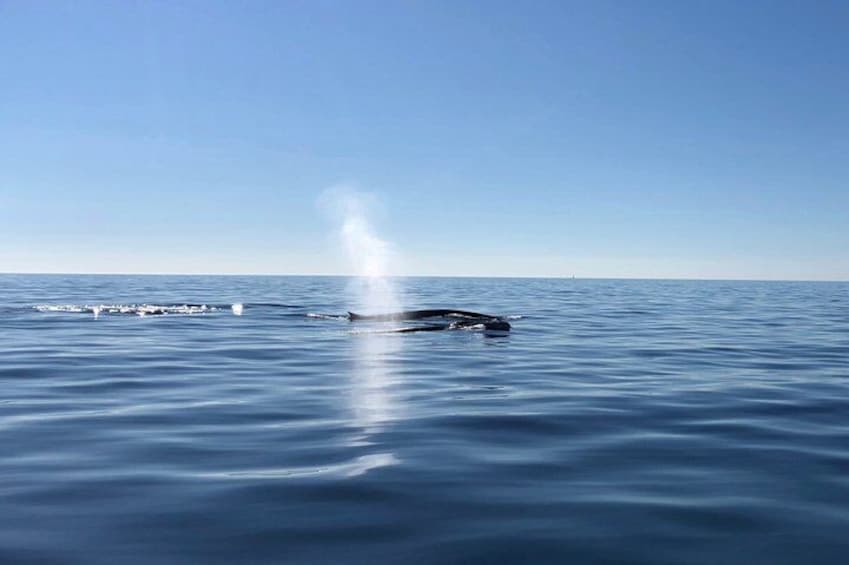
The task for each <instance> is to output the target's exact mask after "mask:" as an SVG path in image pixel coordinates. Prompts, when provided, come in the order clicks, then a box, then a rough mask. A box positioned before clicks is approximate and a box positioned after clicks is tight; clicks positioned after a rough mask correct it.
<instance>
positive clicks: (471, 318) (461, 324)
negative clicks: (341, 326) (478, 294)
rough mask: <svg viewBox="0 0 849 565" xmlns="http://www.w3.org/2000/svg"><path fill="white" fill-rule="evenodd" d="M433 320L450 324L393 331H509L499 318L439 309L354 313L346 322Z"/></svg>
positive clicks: (349, 313) (349, 315) (507, 324)
mask: <svg viewBox="0 0 849 565" xmlns="http://www.w3.org/2000/svg"><path fill="white" fill-rule="evenodd" d="M433 318H443V319H449V320H451V322H450V323H447V324H426V325H422V326H413V327H409V328H398V329H396V330H393V331H395V332H398V333H411V332H432V331H440V330H459V329H483V330H485V331H489V332H509V331H510V323H509V322H507V321H506V320H504V319H503V318H501V317H500V316H493V315H491V314H481V313H479V312H470V311H468V310H457V309H448V308H440V309H431V310H405V311H403V312H392V313H389V314H357V313H355V312H348V320H350V321H352V322H358V321H368V322H404V321H410V320H430V319H433Z"/></svg>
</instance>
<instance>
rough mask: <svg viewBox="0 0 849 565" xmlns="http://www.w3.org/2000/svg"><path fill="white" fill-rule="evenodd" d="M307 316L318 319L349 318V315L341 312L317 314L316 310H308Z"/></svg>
mask: <svg viewBox="0 0 849 565" xmlns="http://www.w3.org/2000/svg"><path fill="white" fill-rule="evenodd" d="M307 318H315V319H317V320H345V321H347V320H348V316H344V315H341V314H316V313H314V312H307Z"/></svg>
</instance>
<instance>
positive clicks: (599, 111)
mask: <svg viewBox="0 0 849 565" xmlns="http://www.w3.org/2000/svg"><path fill="white" fill-rule="evenodd" d="M847 30H849V3H847V2H844V1H839V2H826V1H818V2H803V1H797V2H779V1H770V2H759V1H746V2H739V1H733V2H723V1H706V2H690V1H683V2H679V1H672V0H669V1H666V2H651V1H639V2H632V1H624V0H623V1H619V2H605V1H595V0H593V1H586V2H566V1H553V2H541V1H532V2H513V1H506V2H496V1H486V2H484V1H480V2H457V1H444V2H442V1H435V0H428V1H416V2H412V1H411V2H401V1H399V2H391V1H384V2H367V1H338V2H321V1H303V2H283V1H272V2H218V3H213V2H207V1H197V2H181V1H167V2H79V1H74V2H58V1H55V2H31V1H29V0H20V1H11V2H10V1H5V0H0V271H4V272H15V271H24V272H178V273H179V272H187V273H192V272H208V273H244V272H247V273H344V272H346V266H345V265H344V264H343V263H341V262H340V260H339V255H338V253H335V252H334V251H333V249H332V247H333V246H332V243H331V242H332V239H331V238H330V237H329V234H330V233H332V231H333V229H334V226H333V225H332V222H329V221H328V219H327V218H326V217H325V216H323V215H322V214H321V212H320V210H319V207H318V206H317V200H318V199H319V195H320V194H321V193H322V191H324V190H325V189H326V188H327V187H329V186H333V185H338V184H340V183H344V184H349V185H354V186H357V187H359V188H360V189H361V190H363V191H367V192H372V193H374V194H375V195H376V197H377V199H378V200H379V201H380V203H381V210H382V212H381V213H379V214H377V215H376V216H375V217H374V223H375V225H376V228H377V230H378V232H379V233H380V234H381V235H382V237H384V238H385V239H387V240H389V241H391V242H392V243H393V244H394V245H395V246H396V248H397V249H398V250H399V251H400V254H401V255H402V256H403V259H404V261H403V267H398V268H397V271H398V272H400V273H407V274H457V275H466V274H469V275H539V276H571V275H573V274H574V275H577V276H586V277H591V276H599V277H606V276H613V277H616V276H624V277H694V278H793V279H849V63H847V61H849V33H847Z"/></svg>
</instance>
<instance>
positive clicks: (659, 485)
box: [0, 275, 849, 565]
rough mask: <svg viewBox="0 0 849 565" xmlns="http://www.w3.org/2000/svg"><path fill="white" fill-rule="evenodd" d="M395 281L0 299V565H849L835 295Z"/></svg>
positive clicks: (662, 284) (236, 280) (45, 292)
mask: <svg viewBox="0 0 849 565" xmlns="http://www.w3.org/2000/svg"><path fill="white" fill-rule="evenodd" d="M394 282H395V285H396V286H397V288H398V291H399V294H400V296H401V297H402V304H403V306H404V307H405V308H462V309H465V310H474V311H481V312H486V313H492V314H498V315H503V316H510V323H511V324H512V331H510V332H509V334H508V335H503V336H491V335H486V334H484V333H483V332H479V331H468V330H457V331H436V332H425V333H403V334H386V333H380V330H381V329H382V328H386V327H387V324H386V323H382V324H381V323H367V324H359V323H355V322H349V321H347V320H345V319H342V318H341V317H339V318H336V317H333V316H327V317H321V316H318V317H317V316H310V314H331V315H336V314H345V312H346V311H347V310H350V309H352V302H353V301H354V299H353V298H352V290H351V289H352V285H351V283H350V281H349V280H348V279H345V278H340V277H271V276H269V277H240V276H209V277H207V276H76V275H74V276H72V275H2V276H0V445H2V455H0V563H3V564H7V563H8V564H31V563H32V564H34V563H39V564H42V563H46V564H49V563H57V564H65V563H69V564H70V563H81V564H110V565H112V564H123V563H128V564H135V563H138V564H142V563H143V564H150V563H157V564H160V563H162V564H168V563H205V564H209V563H243V564H244V563H406V564H414V563H669V564H685V563H724V564H729V563H741V564H742V563H746V564H750V563H770V564H777V563H817V564H822V563H845V562H846V561H847V559H849V283H824V282H823V283H812V282H735V281H660V280H658V281H652V280H582V279H501V278H492V279H486V278H400V279H397V280H395V281H394ZM134 304H148V305H151V304H152V305H166V306H181V305H185V304H197V305H207V308H206V309H202V308H200V306H198V307H196V308H195V309H193V308H189V309H183V310H181V309H179V308H177V309H174V310H171V311H169V312H168V313H166V314H165V315H153V314H148V315H145V316H140V315H137V314H136V312H137V310H138V309H136V310H132V309H130V308H129V306H130V305H134ZM234 304H236V305H242V307H241V309H240V308H238V307H237V308H236V309H235V310H234V309H233V308H232V307H231V305H234ZM87 305H88V306H98V307H100V306H101V305H107V307H105V308H101V309H100V310H99V311H98V312H97V315H95V314H94V310H93V309H89V310H86V309H85V308H82V307H83V306H87ZM108 305H115V308H114V310H115V311H114V312H109V308H108ZM121 306H123V307H125V313H123V314H122V313H120V312H119V310H120V307H121ZM77 310H80V311H77ZM393 324H395V325H396V326H397V325H400V323H390V324H388V325H389V326H392V325H393Z"/></svg>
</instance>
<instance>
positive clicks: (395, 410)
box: [348, 333, 403, 476]
mask: <svg viewBox="0 0 849 565" xmlns="http://www.w3.org/2000/svg"><path fill="white" fill-rule="evenodd" d="M355 341H356V343H355V345H354V348H355V349H354V363H353V365H352V368H351V389H350V390H351V396H350V402H351V412H352V415H353V419H354V424H355V425H356V427H357V428H359V430H360V433H358V434H356V435H355V436H354V437H353V438H351V445H352V446H366V445H375V444H376V443H377V442H376V441H375V440H374V436H376V435H378V434H380V433H381V432H382V431H383V430H384V429H385V427H386V426H387V425H388V424H389V422H391V421H392V420H395V419H398V418H399V417H400V411H401V405H400V404H399V402H398V397H397V395H396V394H394V391H393V385H394V384H395V382H396V379H395V375H396V374H397V372H396V371H397V369H398V359H399V355H398V354H399V352H400V350H401V346H402V344H403V340H401V339H398V336H395V335H385V334H376V333H366V334H360V335H357V336H355ZM399 462H400V461H399V460H398V458H397V457H396V456H395V454H394V453H391V452H390V453H375V454H371V455H369V456H366V457H358V458H357V460H356V461H355V462H353V463H352V464H351V469H354V470H356V471H357V472H356V473H354V472H352V473H351V474H349V475H348V476H356V475H360V474H363V473H365V472H367V471H369V470H371V469H373V468H377V467H384V466H388V465H394V464H397V463H399Z"/></svg>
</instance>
